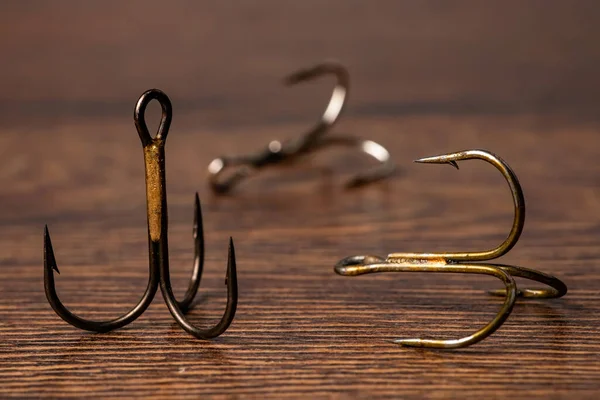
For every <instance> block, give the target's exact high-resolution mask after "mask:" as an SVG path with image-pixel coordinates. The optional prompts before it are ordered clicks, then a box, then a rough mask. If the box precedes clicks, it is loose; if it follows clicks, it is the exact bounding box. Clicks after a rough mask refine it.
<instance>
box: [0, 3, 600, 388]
mask: <svg viewBox="0 0 600 400" xmlns="http://www.w3.org/2000/svg"><path fill="white" fill-rule="evenodd" d="M100 4H101V3H98V5H88V4H87V3H86V4H85V5H80V4H79V3H76V2H64V3H60V4H58V5H56V6H52V7H51V6H47V5H45V4H44V3H41V2H40V3H37V2H27V4H25V3H21V2H5V3H3V4H2V5H0V8H1V10H0V29H1V30H2V32H0V49H1V50H2V54H3V63H2V65H1V66H0V72H2V78H1V79H2V86H3V92H2V93H0V117H1V118H0V159H1V160H2V168H1V169H0V187H2V191H1V192H0V210H2V212H0V228H1V229H0V254H1V256H0V267H1V268H0V293H1V294H2V296H0V335H1V338H2V340H1V341H0V397H19V398H25V397H51V398H58V397H82V396H88V397H90V396H93V397H155V398H166V397H169V398H198V397H222V398H264V397H272V398H282V397H300V398H373V397H395V398H398V397H411V396H415V397H427V398H463V397H480V398H482V397H483V398H507V397H512V398H530V397H542V398H566V397H569V398H594V397H595V396H597V394H598V391H599V390H600V357H599V355H598V353H599V351H600V343H599V342H598V334H599V332H600V317H598V316H599V315H600V302H599V301H598V300H599V299H600V267H599V265H600V239H599V238H600V184H599V178H598V177H600V165H599V164H598V163H597V160H598V156H599V155H600V145H599V143H598V132H599V131H600V124H599V123H598V122H599V120H598V118H597V115H596V114H597V112H596V110H598V109H599V107H598V106H599V105H600V104H598V103H599V101H598V99H597V97H598V96H597V93H598V89H600V80H598V78H597V76H596V75H597V70H598V67H600V54H599V53H598V49H597V45H596V43H597V40H598V38H599V37H600V35H599V34H600V27H599V26H598V25H597V24H596V23H593V22H594V21H596V20H597V19H595V18H596V16H597V15H598V11H599V9H600V7H598V6H597V5H596V3H595V2H585V1H577V2H570V3H568V4H567V2H559V1H549V2H535V1H527V2H509V3H505V2H500V1H493V2H486V3H485V4H486V5H485V6H484V5H482V4H484V3H480V2H455V3H452V5H449V3H443V2H433V1H432V2H418V3H417V2H415V3H411V2H378V3H377V6H374V5H373V4H374V3H373V4H371V3H367V2H364V3H363V2H341V1H330V2H327V3H326V4H323V3H321V2H299V3H298V2H296V3H280V2H271V1H268V2H261V3H260V5H258V6H256V5H252V3H250V2H240V3H239V4H238V3H236V6H235V7H233V6H232V5H227V4H221V5H218V6H215V5H207V4H203V3H192V2H189V3H184V2H176V3H174V4H173V5H172V6H171V5H170V6H169V8H168V9H166V8H165V7H166V6H165V5H164V4H163V3H159V2H156V3H149V4H147V3H146V2H144V3H135V2H132V3H129V2H128V3H127V4H126V5H124V4H121V3H120V2H107V3H102V5H100ZM507 18H508V19H507ZM507 21H508V22H507ZM332 56H335V57H336V58H339V59H342V60H343V61H346V62H347V63H348V64H349V66H350V67H351V72H352V77H353V83H355V85H354V86H353V92H352V97H351V100H350V102H351V104H350V107H349V109H348V113H347V115H346V117H345V118H344V119H343V120H342V121H341V123H340V125H339V126H337V127H336V130H337V131H338V132H348V133H352V134H355V135H360V136H363V137H368V138H371V139H373V140H375V141H378V142H380V143H382V144H384V145H385V146H387V147H388V149H389V150H390V151H391V152H392V154H393V156H394V158H395V160H396V162H397V164H398V173H397V174H396V175H395V176H394V177H393V178H392V179H390V180H389V181H387V182H382V183H379V184H376V185H372V186H370V187H367V188H363V189H360V190H352V191H347V190H344V189H342V187H341V182H342V179H343V177H345V176H347V175H348V174H350V173H352V171H354V170H356V169H359V168H363V167H366V166H368V165H369V163H368V162H367V161H366V160H363V159H362V158H361V157H360V156H357V155H355V154H352V153H348V152H345V151H331V152H325V153H323V154H319V155H316V156H315V157H313V158H311V159H310V162H307V163H306V165H302V166H297V167H295V168H288V169H277V170H271V171H265V173H264V174H263V175H261V176H260V177H257V178H255V179H253V180H250V181H248V182H247V183H246V184H244V185H242V186H240V187H239V189H238V190H236V191H235V192H234V193H233V194H232V195H230V196H225V197H215V196H213V195H211V193H210V191H209V190H208V187H207V185H206V181H205V168H206V165H208V163H209V162H210V160H211V159H212V158H214V157H216V156H218V155H220V154H222V153H240V152H246V151H248V150H249V149H253V148H257V147H260V146H261V145H263V144H264V143H266V142H267V141H269V140H271V139H273V138H282V137H291V136H293V135H295V134H298V133H299V132H301V131H303V130H304V129H306V126H307V123H308V122H310V121H312V118H314V117H313V114H316V113H318V112H319V111H320V108H321V107H322V101H324V99H323V100H321V99H322V97H323V96H325V95H326V94H325V93H326V91H327V90H328V87H329V83H328V82H320V83H317V84H315V85H306V87H303V88H300V87H298V88H294V89H293V90H292V89H285V88H279V87H278V82H279V79H280V78H281V77H282V76H283V75H285V74H286V73H288V72H290V71H291V70H293V69H295V68H297V67H301V66H305V65H310V64H311V63H313V62H316V61H319V60H321V59H322V58H325V57H332ZM149 87H160V88H162V89H163V90H165V91H166V92H167V94H169V96H170V97H171V100H172V102H173V106H174V111H175V116H174V121H173V125H172V129H171V133H170V134H169V138H168V143H167V149H166V151H167V180H168V194H169V217H170V240H171V243H170V244H171V248H170V253H171V260H172V270H173V272H172V274H173V285H174V287H175V288H176V293H177V294H178V295H179V296H182V295H183V293H184V290H185V289H186V286H187V282H186V280H187V276H188V274H189V272H190V269H191V268H190V267H191V257H192V241H191V222H192V221H191V218H192V201H193V194H194V192H195V191H199V192H200V196H201V199H202V202H203V210H204V225H205V234H206V249H207V255H206V260H207V263H206V270H205V274H204V280H203V283H202V287H201V289H200V294H199V296H198V300H197V301H196V306H195V308H194V309H193V310H192V311H191V313H190V316H191V318H192V319H193V320H194V321H195V322H197V323H199V324H210V323H214V321H215V320H216V319H217V318H218V317H219V316H220V313H221V310H222V309H223V307H224V303H225V286H224V285H223V277H224V274H225V259H226V250H227V240H228V238H229V236H233V238H234V240H235V244H236V253H237V257H238V272H239V285H240V303H239V306H238V312H237V315H236V319H235V321H234V322H233V324H232V325H231V327H230V329H229V330H228V331H227V332H226V333H225V334H224V335H222V336H221V337H219V338H217V339H215V340H213V341H198V340H195V339H193V338H191V337H190V336H189V335H187V334H186V333H185V332H184V331H183V330H181V329H180V328H179V327H178V326H177V325H176V324H175V322H174V321H173V319H172V318H171V316H170V314H169V312H168V310H167V308H166V307H165V306H164V303H163V302H162V299H161V296H160V294H159V295H158V296H157V297H156V299H155V301H154V303H153V304H152V306H151V307H150V308H149V309H148V310H147V312H146V313H145V314H144V315H143V316H142V317H140V318H139V319H138V320H137V321H135V322H134V323H133V324H131V325H129V326H127V327H126V328H123V329H120V330H118V331H115V332H111V333H108V334H90V333H87V332H82V331H79V330H77V329H75V328H73V327H71V326H69V325H67V324H66V323H64V322H63V321H62V320H61V319H60V318H59V317H57V316H56V315H55V314H54V312H53V311H52V309H51V308H50V306H49V305H48V303H47V302H46V299H45V296H44V291H43V281H42V276H43V270H42V232H43V226H44V224H46V223H47V224H48V225H49V228H50V230H51V233H52V239H53V244H54V247H55V252H56V258H57V261H58V264H59V267H60V270H61V274H60V275H59V276H57V285H58V290H59V294H60V296H61V299H62V300H63V301H64V302H65V304H67V305H68V306H69V307H70V308H71V309H72V310H73V311H74V312H76V313H80V314H81V315H83V316H86V317H89V318H102V319H105V318H109V317H113V316H117V315H119V314H120V313H122V312H124V311H126V310H127V309H128V308H129V307H131V305H133V304H134V303H135V302H136V301H137V300H138V298H139V296H141V294H142V292H143V290H144V287H145V281H146V278H147V267H146V266H147V258H146V257H147V256H146V254H147V243H146V220H145V218H146V217H145V196H144V178H143V176H144V172H143V158H142V149H141V146H140V143H139V138H138V136H137V133H136V131H135V128H134V126H133V121H132V116H131V114H132V110H133V106H134V103H135V101H136V100H137V97H138V96H139V94H141V92H142V91H143V90H145V89H147V88H149ZM151 108H152V107H151ZM148 113H149V114H155V115H151V119H152V118H153V119H152V121H154V122H151V123H155V122H156V121H157V120H158V116H157V114H158V107H155V108H153V109H150V110H149V112H148ZM149 124H150V123H149ZM470 148H484V149H488V150H491V151H493V152H495V153H496V154H498V155H499V156H501V157H503V158H504V159H505V160H506V161H508V162H509V164H510V165H511V166H512V167H513V169H514V170H515V171H516V173H517V175H518V176H519V178H520V181H521V184H522V185H523V188H524V190H525V196H526V201H527V207H528V208H527V219H526V227H525V231H524V233H523V235H522V238H521V240H520V241H519V243H518V245H517V246H516V247H515V248H514V249H513V250H512V251H511V252H510V254H508V255H506V256H505V257H504V258H503V259H501V262H503V263H514V264H516V265H521V266H525V267H531V268H539V269H541V270H543V271H545V272H547V273H550V274H554V275H556V276H559V277H560V278H562V279H564V281H565V282H566V283H567V285H568V286H569V293H568V294H567V296H566V297H564V298H563V299H558V300H548V301H541V300H530V301H525V300H520V301H518V303H517V305H516V306H515V308H514V311H513V313H512V314H511V316H510V317H509V319H508V321H507V322H506V323H505V324H504V325H503V327H502V328H501V329H500V330H499V331H498V332H496V333H495V334H494V335H493V336H491V337H489V338H488V339H487V340H485V341H483V342H481V343H479V344H477V345H475V346H473V347H471V348H468V349H464V350H459V351H427V350H414V349H404V348H400V347H398V346H396V345H394V344H393V343H391V340H392V339H395V338H399V337H436V338H437V337H439V338H454V337H459V336H460V335H464V334H468V333H470V332H472V331H473V330H475V329H476V328H477V327H479V326H481V325H482V324H484V323H485V322H487V321H488V320H489V319H490V318H491V317H492V316H493V315H494V313H495V312H496V310H497V308H498V307H499V306H500V302H501V301H500V300H499V299H496V298H489V297H488V296H487V295H486V294H485V293H484V291H485V290H486V289H490V288H495V287H497V282H496V281H495V280H493V279H492V278H485V277H483V278H482V277H471V276H463V275H455V276H453V275H440V274H381V275H378V276H376V275H372V276H363V277H357V278H344V277H340V276H337V275H335V274H334V273H333V268H332V267H333V265H334V264H335V262H336V261H337V260H338V259H340V258H342V257H345V256H348V255H352V254H362V253H365V254H379V255H385V254H387V253H388V252H394V251H437V250H464V249H482V248H486V247H490V246H492V245H494V244H496V243H497V242H498V241H500V240H502V239H503V237H504V235H505V234H506V232H507V231H508V230H509V228H510V223H511V212H512V209H511V203H510V195H509V192H508V189H507V187H506V184H505V183H504V181H503V179H502V177H501V176H500V175H499V174H498V173H497V171H495V170H494V169H493V168H491V167H489V166H488V165H486V164H485V163H481V162H475V161H469V162H464V163H462V164H461V169H460V171H458V172H457V171H455V170H454V169H452V168H448V167H444V166H430V165H416V164H413V163H411V160H413V159H416V158H418V157H422V156H427V155H434V154H441V153H445V152H450V151H456V150H462V149H470ZM457 183H458V184H461V186H460V189H456V187H455V184H457ZM519 283H520V284H522V283H523V282H520V281H519Z"/></svg>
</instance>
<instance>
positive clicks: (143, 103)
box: [133, 89, 173, 147]
mask: <svg viewBox="0 0 600 400" xmlns="http://www.w3.org/2000/svg"><path fill="white" fill-rule="evenodd" d="M152 100H156V101H158V102H159V103H160V107H161V108H162V116H161V118H160V124H159V125H158V129H157V131H156V132H157V133H156V137H155V139H158V140H163V141H164V140H166V139H167V135H168V134H169V127H170V126H171V119H172V118H173V108H172V107H171V100H169V97H168V96H167V95H166V94H165V93H164V92H163V91H162V90H159V89H150V90H147V91H145V92H144V93H143V94H142V95H141V96H140V98H139V100H138V101H137V103H136V105H135V110H134V113H133V120H134V121H135V127H136V128H137V131H138V135H139V136H140V140H141V141H142V146H144V147H146V146H148V145H149V144H151V143H152V142H153V140H154V139H153V138H152V136H150V132H149V131H148V126H147V125H146V116H145V114H146V107H148V104H150V102H151V101H152Z"/></svg>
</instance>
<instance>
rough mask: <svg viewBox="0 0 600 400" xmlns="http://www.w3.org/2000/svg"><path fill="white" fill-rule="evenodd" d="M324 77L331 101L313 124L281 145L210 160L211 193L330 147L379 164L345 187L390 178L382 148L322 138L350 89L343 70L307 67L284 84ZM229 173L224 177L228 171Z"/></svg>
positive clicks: (331, 65)
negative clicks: (330, 78) (330, 80)
mask: <svg viewBox="0 0 600 400" xmlns="http://www.w3.org/2000/svg"><path fill="white" fill-rule="evenodd" d="M324 75H334V76H335V77H336V84H335V87H334V88H333V93H332V95H331V99H330V100H329V103H328V105H327V108H326V109H325V112H324V113H323V115H322V116H321V119H320V120H319V121H318V122H317V124H316V125H315V126H314V127H313V128H311V129H310V130H309V131H308V132H306V133H305V134H303V135H302V136H300V137H298V138H295V139H291V140H287V141H284V142H281V141H279V140H274V141H272V142H270V143H269V144H268V145H267V147H266V148H265V149H264V150H261V151H259V152H257V153H255V154H250V155H243V156H223V157H219V158H216V159H214V160H213V161H212V162H211V163H210V165H209V166H208V177H209V184H210V187H211V188H212V190H213V191H214V192H215V193H226V192H228V191H230V190H231V189H232V188H233V187H234V186H236V185H237V184H238V183H240V182H241V181H242V180H244V179H245V178H247V177H249V176H251V175H254V174H256V173H257V172H258V171H259V170H260V169H262V168H265V167H268V166H272V165H277V164H282V163H289V162H293V161H295V160H297V159H298V158H300V157H301V156H304V155H307V154H309V153H312V152H314V151H317V150H319V149H323V148H326V147H332V146H345V147H352V148H356V149H358V150H359V151H360V152H362V153H364V154H366V155H368V156H370V157H372V158H374V159H375V160H377V161H378V163H379V165H377V166H376V167H373V168H371V169H369V170H367V171H364V172H362V173H358V174H356V175H354V176H353V177H352V178H350V179H349V180H348V181H347V182H346V183H345V186H346V187H357V186H362V185H365V184H368V183H371V182H375V181H378V180H381V179H384V178H386V177H388V176H390V175H391V174H392V173H393V172H394V169H395V167H394V164H393V163H392V160H391V157H390V153H389V152H388V151H387V149H386V148H385V147H383V146H382V145H380V144H378V143H376V142H374V141H372V140H364V139H360V138H356V137H353V136H341V135H338V136H325V134H326V133H327V132H328V131H329V130H330V129H331V128H332V127H333V126H334V125H335V123H336V122H337V121H338V119H339V117H340V115H341V114H342V111H343V109H344V106H345V105H346V99H347V97H348V92H349V90H350V74H349V73H348V70H347V69H346V67H344V66H343V65H342V64H340V63H338V62H335V61H326V62H323V63H321V64H317V65H315V66H313V67H311V68H306V69H301V70H299V71H296V72H294V73H292V74H291V75H289V76H287V77H286V78H285V80H284V83H285V84H286V85H295V84H297V83H300V82H306V81H309V80H313V79H316V78H318V77H321V76H324ZM232 168H233V170H232V171H231V172H230V173H228V176H227V177H225V176H224V175H225V173H226V171H227V170H228V169H232Z"/></svg>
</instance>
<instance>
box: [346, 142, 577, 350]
mask: <svg viewBox="0 0 600 400" xmlns="http://www.w3.org/2000/svg"><path fill="white" fill-rule="evenodd" d="M472 159H480V160H484V161H487V162H488V163H490V164H492V165H493V166H495V167H496V168H497V169H498V170H499V171H500V172H501V173H502V175H503V176H504V178H505V179H506V181H507V182H508V186H509V188H510V191H511V194H512V198H513V204H514V218H513V226H512V228H511V230H510V233H509V234H508V237H507V238H506V239H505V240H504V241H503V242H502V243H501V244H500V245H498V246H497V247H495V248H493V249H491V250H486V251H474V252H457V253H450V252H448V253H391V254H388V256H387V258H386V259H383V258H382V257H378V256H369V255H367V256H351V257H346V258H344V259H342V260H340V261H339V262H338V263H337V264H336V265H335V267H334V270H335V272H336V273H337V274H339V275H345V276H355V275H363V274H369V273H375V272H455V273H473V274H486V275H492V276H495V277H496V278H498V279H500V280H502V282H503V283H504V285H505V287H506V290H499V291H494V292H490V293H491V294H494V295H502V296H505V297H506V298H505V301H504V305H503V306H502V308H501V310H500V311H499V312H498V314H497V315H496V317H495V318H494V319H493V320H492V321H491V322H490V323H489V324H487V325H486V326H485V327H483V328H482V329H480V330H479V331H477V332H476V333H474V334H472V335H470V336H467V337H464V338H461V339H456V340H430V339H398V340H395V341H394V342H395V343H398V344H400V345H403V346H411V347H431V348H446V349H449V348H460V347H466V346H469V345H472V344H474V343H477V342H479V341H481V340H483V339H485V338H486V337H488V336H489V335H491V334H492V333H494V331H496V330H497V329H498V328H499V327H500V326H501V325H502V324H503V323H504V321H505V320H506V318H508V315H509V314H510V312H511V310H512V308H513V305H514V302H515V299H516V297H517V296H521V297H528V298H558V297H562V296H564V295H565V294H566V293H567V286H566V285H565V284H564V283H563V282H562V281H561V280H560V279H558V278H556V277H554V276H551V275H547V274H545V273H543V272H540V271H536V270H533V269H529V268H523V267H517V266H513V265H504V264H488V263H478V261H486V260H492V259H495V258H498V257H500V256H502V255H504V254H506V253H508V252H509V251H510V250H511V249H512V248H513V247H514V245H515V244H516V243H517V241H518V240H519V237H520V235H521V232H522V231H523V226H524V224H525V198H524V196H523V190H522V189H521V185H520V183H519V180H518V179H517V176H516V175H515V173H514V172H513V171H512V169H511V168H510V166H509V165H508V164H507V163H506V162H505V161H504V160H502V159H501V158H499V157H497V156H495V155H494V154H492V153H490V152H487V151H485V150H465V151H461V152H458V153H451V154H444V155H440V156H435V157H426V158H421V159H419V160H416V161H415V162H419V163H430V164H450V165H452V166H453V167H455V168H457V169H458V164H457V161H461V160H472ZM473 262H475V263H473ZM513 276H516V277H521V278H526V279H529V280H533V281H537V282H540V283H543V284H545V285H547V286H549V287H550V288H549V289H523V290H517V287H516V284H515V281H514V279H513Z"/></svg>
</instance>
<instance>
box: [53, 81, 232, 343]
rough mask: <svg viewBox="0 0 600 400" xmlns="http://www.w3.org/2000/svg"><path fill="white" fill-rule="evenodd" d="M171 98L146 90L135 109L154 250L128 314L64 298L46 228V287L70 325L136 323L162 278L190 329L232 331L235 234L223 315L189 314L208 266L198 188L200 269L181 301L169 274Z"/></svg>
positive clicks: (206, 334) (204, 333) (207, 335)
mask: <svg viewBox="0 0 600 400" xmlns="http://www.w3.org/2000/svg"><path fill="white" fill-rule="evenodd" d="M152 100H156V101H158V102H159V103H160V106H161V108H162V117H161V120H160V124H159V127H158V132H157V134H156V136H155V137H154V138H152V137H151V136H150V133H149V131H148V127H147V126H146V121H145V111H146V107H147V106H148V104H149V103H150V102H151V101H152ZM172 114H173V113H172V107H171V101H170V100H169V98H168V97H167V95H166V94H165V93H163V92H162V91H160V90H158V89H151V90H148V91H146V92H144V93H143V94H142V96H141V97H140V98H139V100H138V102H137V104H136V106H135V111H134V121H135V126H136V128H137V131H138V135H139V137H140V140H141V142H142V147H143V150H144V165H145V170H146V207H147V216H148V253H149V278H148V285H147V287H146V292H145V293H144V295H143V296H142V298H141V299H140V301H139V302H138V304H137V305H136V306H135V307H133V308H132V309H131V310H130V311H129V312H127V313H126V314H124V315H122V316H120V317H118V318H116V319H113V320H110V321H92V320H88V319H83V318H81V317H78V316H77V315H75V314H73V313H72V312H71V311H69V309H67V307H65V306H64V305H63V303H62V302H61V301H60V299H59V298H58V295H57V293H56V287H55V282H54V271H56V272H57V273H58V272H59V271H58V267H57V264H56V259H55V256H54V250H53V248H52V241H51V239H50V233H49V232H48V226H46V227H45V229H44V287H45V291H46V297H47V299H48V302H49V303H50V305H51V306H52V308H53V309H54V311H55V312H56V313H57V314H58V315H59V316H60V317H61V318H62V319H63V320H65V321H66V322H68V323H69V324H71V325H73V326H75V327H77V328H80V329H85V330H89V331H94V332H108V331H111V330H113V329H117V328H120V327H123V326H125V325H127V324H129V323H131V322H133V321H134V320H135V319H136V318H137V317H139V316H140V315H141V314H142V313H143V312H144V311H145V310H146V308H148V306H149V305H150V303H151V302H152V299H153V298H154V295H155V294H156V291H157V289H158V286H159V283H160V289H161V292H162V294H163V297H164V299H165V302H166V303H167V306H168V308H169V311H170V312H171V314H172V315H173V317H174V318H175V320H176V321H177V323H178V324H179V325H180V326H181V327H182V328H183V329H184V330H185V331H187V332H188V333H190V334H192V335H193V336H195V337H197V338H199V339H211V338H214V337H217V336H219V335H220V334H222V333H223V332H225V331H226V330H227V328H228V327H229V325H230V324H231V322H232V321H233V318H234V316H235V311H236V307H237V299H238V287H237V272H236V264H235V250H234V246H233V239H231V238H230V240H229V252H228V257H227V274H226V278H225V279H226V285H227V306H226V309H225V313H224V314H223V316H222V318H221V320H220V321H219V322H218V323H217V324H216V325H215V326H214V327H212V328H209V329H199V328H197V327H195V326H193V325H192V324H190V323H189V322H188V321H187V319H186V318H185V315H184V313H185V312H186V311H187V310H188V309H189V308H190V305H191V303H192V301H193V299H194V297H195V296H196V293H197V291H198V287H199V285H200V281H201V279H202V270H203V265H204V234H203V227H202V212H201V209H200V200H199V198H198V193H196V197H195V203H194V227H193V237H194V268H193V272H192V277H191V279H190V283H189V285H188V289H187V291H186V294H185V296H184V299H183V300H182V301H177V300H176V299H175V296H174V294H173V290H172V288H171V280H170V276H169V241H168V237H167V233H168V218H167V191H166V176H165V141H166V139H167V135H168V133H169V127H170V125H171V119H172Z"/></svg>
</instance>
